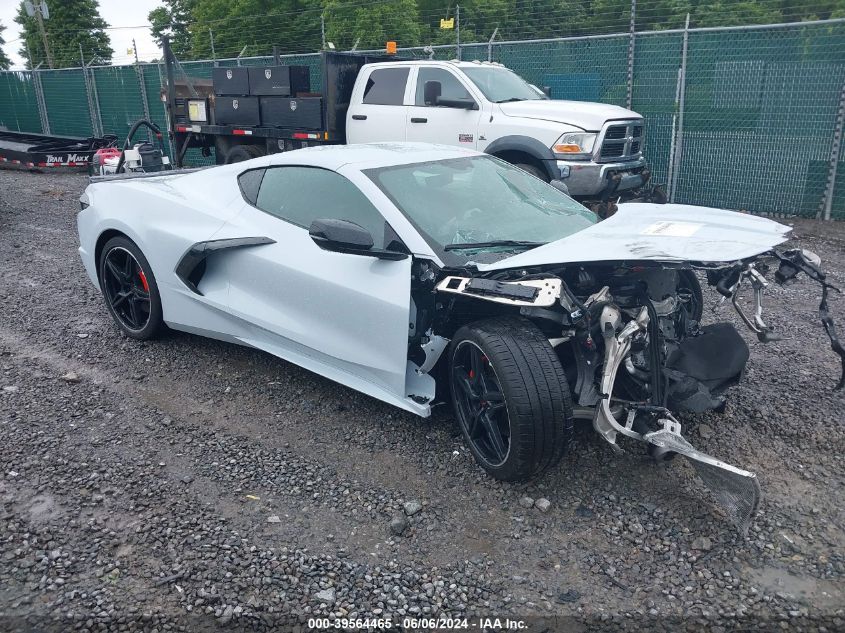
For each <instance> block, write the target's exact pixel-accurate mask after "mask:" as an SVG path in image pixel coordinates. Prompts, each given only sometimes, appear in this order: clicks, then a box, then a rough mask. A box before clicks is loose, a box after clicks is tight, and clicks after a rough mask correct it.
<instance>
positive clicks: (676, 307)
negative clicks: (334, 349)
mask: <svg viewBox="0 0 845 633" xmlns="http://www.w3.org/2000/svg"><path fill="white" fill-rule="evenodd" d="M770 270H774V279H775V281H777V282H778V283H781V284H786V283H789V282H790V281H792V280H793V279H794V278H795V277H796V276H797V275H798V274H799V273H801V272H803V273H805V274H806V275H808V276H809V277H810V278H811V279H813V280H815V281H816V282H818V283H819V284H820V285H821V287H822V300H821V305H820V308H819V311H820V317H821V319H822V322H823V324H824V327H825V330H826V331H827V333H828V336H829V337H830V340H831V346H832V348H833V350H834V352H836V353H837V354H838V355H839V356H840V357H841V358H842V363H843V373H842V378H840V381H839V384H838V385H837V387H838V388H841V387H842V386H843V381H845V350H843V347H842V345H841V343H840V342H839V340H838V337H837V333H836V330H835V327H834V325H833V322H832V320H831V318H830V315H829V314H828V313H827V304H826V301H827V295H828V291H829V290H834V291H838V290H837V289H836V288H834V287H833V286H832V285H830V284H829V283H828V282H827V281H826V279H825V276H824V273H822V272H821V269H820V261H819V258H818V257H817V256H816V255H814V254H813V253H810V252H808V251H802V250H790V251H784V252H777V251H774V250H772V251H770V252H767V253H764V254H763V255H760V256H757V257H754V258H751V259H748V260H743V261H739V262H732V263H729V264H707V263H694V262H689V263H687V262H684V263H657V262H634V263H620V264H613V263H589V264H565V265H545V266H540V267H535V268H526V269H507V270H498V271H492V272H488V273H481V274H479V273H478V271H477V270H473V269H472V268H471V267H468V268H467V269H465V270H442V271H441V270H437V269H436V267H434V266H433V265H432V264H431V263H430V262H425V261H418V262H416V263H415V267H414V277H413V286H412V287H413V292H412V294H413V299H414V301H413V306H414V309H415V311H416V320H415V322H414V323H413V324H412V325H413V328H412V330H411V346H410V350H411V354H410V360H411V361H412V362H414V363H416V364H418V365H420V366H421V368H422V371H429V370H431V369H432V368H433V367H434V362H435V361H436V360H437V356H438V355H439V353H440V352H441V351H442V350H443V348H444V347H445V345H446V343H447V342H448V339H450V338H451V337H452V335H453V333H454V332H455V331H456V330H457V329H458V328H459V327H460V326H461V325H463V324H466V323H471V322H473V321H475V320H477V319H479V318H482V317H489V316H490V315H493V314H514V313H518V314H519V315H520V316H521V317H523V318H525V319H528V320H530V321H531V322H532V323H534V324H535V325H536V326H538V327H539V328H540V329H541V330H542V332H543V334H544V336H546V337H547V338H548V341H549V343H550V344H551V345H552V346H553V347H554V350H555V352H556V354H557V356H558V358H559V360H560V361H561V365H562V366H563V368H564V371H565V374H566V380H567V382H568V386H569V389H570V392H571V394H572V397H573V401H574V403H575V404H576V405H577V408H576V416H577V417H581V418H589V419H590V420H591V422H592V426H593V428H594V430H595V431H596V432H597V433H598V434H599V435H600V436H601V437H602V438H603V439H604V440H605V441H606V442H607V443H608V444H610V446H611V447H612V448H613V449H614V450H615V451H617V452H622V448H621V446H620V444H619V439H620V436H624V437H626V438H629V439H634V440H638V441H640V442H644V443H646V444H647V445H648V452H649V454H650V455H651V456H652V457H654V458H655V459H656V460H666V459H669V458H671V457H674V456H675V455H678V454H680V455H683V456H684V457H686V458H687V459H689V461H690V462H691V463H692V465H693V466H694V467H695V469H696V471H697V473H698V474H699V476H700V477H701V479H702V480H703V481H704V483H705V485H707V487H708V488H709V489H710V490H711V492H712V493H713V494H714V496H715V498H716V499H717V501H718V502H719V504H720V505H721V506H722V508H723V509H724V511H725V513H726V515H727V516H728V518H729V519H730V520H731V521H732V522H733V523H735V524H736V525H737V526H738V527H739V529H740V530H742V531H745V530H747V528H748V526H749V524H750V521H751V519H752V517H753V516H754V514H755V512H756V509H757V507H758V505H759V502H760V497H761V492H760V486H759V484H758V481H757V478H756V476H755V475H754V473H751V472H749V471H746V470H743V469H741V468H738V467H736V466H732V465H730V464H726V463H724V462H721V461H720V460H718V459H716V458H715V457H712V456H710V455H707V454H705V453H702V452H700V451H698V450H696V449H695V448H693V446H692V445H690V443H689V442H688V441H687V440H686V439H685V438H684V437H683V435H682V426H681V423H680V422H679V421H678V419H677V418H676V417H675V416H676V415H677V414H682V413H701V412H704V411H712V410H716V411H719V410H721V409H722V408H723V407H724V406H725V392H726V390H727V389H728V388H729V387H731V386H733V385H735V384H737V383H738V382H739V381H740V380H741V378H742V376H743V372H744V370H745V366H746V363H747V361H748V358H749V348H748V345H747V344H746V342H745V340H744V339H743V337H742V336H741V335H740V333H739V332H738V331H737V330H736V328H735V327H734V326H733V325H732V324H731V323H727V322H716V323H709V324H702V316H703V311H704V299H703V296H702V291H701V286H700V283H699V281H698V278H699V277H698V275H697V274H696V271H698V272H699V273H701V275H702V276H703V277H706V280H707V282H708V284H710V285H711V286H713V287H715V289H716V290H717V292H718V293H719V294H720V295H721V296H722V299H721V302H722V303H726V302H730V304H731V305H732V306H733V308H734V309H735V310H736V311H737V313H738V314H739V316H740V318H741V320H742V321H743V322H744V323H745V325H746V326H747V327H748V329H750V330H751V331H752V332H753V333H754V334H755V335H756V336H757V337H758V339H759V340H760V341H762V342H771V341H776V340H777V336H776V335H775V334H774V333H773V331H772V329H771V328H770V327H769V326H767V325H766V323H765V320H764V316H763V292H764V290H765V289H766V287H767V286H768V284H769V281H768V280H767V278H766V275H767V274H768V273H769V271H770ZM746 299H751V300H752V302H753V311H751V312H750V314H749V313H747V312H748V311H747V308H745V307H743V304H744V303H745V300H746Z"/></svg>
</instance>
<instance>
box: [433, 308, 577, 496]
mask: <svg viewBox="0 0 845 633" xmlns="http://www.w3.org/2000/svg"><path fill="white" fill-rule="evenodd" d="M448 376H449V386H450V391H451V397H452V408H453V410H454V413H455V418H456V420H457V422H458V426H459V427H460V429H461V434H462V435H463V436H464V441H465V442H466V443H467V446H468V448H469V451H470V453H472V456H473V457H474V458H475V460H476V462H478V465H479V466H481V467H482V468H483V469H484V470H485V471H487V473H488V474H489V475H491V476H492V477H495V478H496V479H499V480H501V481H525V480H527V479H530V478H531V477H535V476H537V475H539V474H540V473H542V472H544V471H545V470H547V469H549V468H551V467H553V466H554V465H555V464H557V463H558V462H559V461H560V458H561V457H562V456H563V453H564V452H565V450H566V447H567V446H568V444H569V440H570V438H571V437H572V426H573V423H574V418H573V416H572V399H571V397H570V394H569V386H568V384H567V382H566V374H565V372H564V371H563V367H562V366H561V364H560V360H559V359H558V357H557V354H556V353H555V350H554V348H553V347H552V346H551V344H549V340H548V339H547V338H546V336H545V335H544V334H543V333H542V332H541V331H540V329H539V328H537V326H535V325H534V324H533V323H531V322H530V321H528V320H526V319H523V318H518V317H504V316H503V317H494V318H491V319H484V320H481V321H476V322H475V323H470V324H468V325H465V326H463V327H461V328H459V329H458V331H457V332H455V334H454V336H453V338H452V343H451V345H450V348H449V373H448Z"/></svg>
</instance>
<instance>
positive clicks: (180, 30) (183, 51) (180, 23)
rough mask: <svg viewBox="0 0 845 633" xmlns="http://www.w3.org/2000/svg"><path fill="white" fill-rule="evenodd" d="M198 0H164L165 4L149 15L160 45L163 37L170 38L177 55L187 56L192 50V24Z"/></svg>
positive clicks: (154, 35)
mask: <svg viewBox="0 0 845 633" xmlns="http://www.w3.org/2000/svg"><path fill="white" fill-rule="evenodd" d="M196 4H197V0H164V6H161V7H156V8H155V9H153V10H152V11H150V14H149V15H148V16H147V19H148V20H149V21H150V24H151V25H152V26H151V28H150V31H151V32H152V35H153V39H154V40H155V41H156V42H157V43H158V45H159V46H161V44H162V39H163V38H164V37H165V36H167V37H169V38H170V46H171V48H172V49H173V52H174V53H175V54H176V56H177V57H185V56H187V55H189V54H190V51H191V31H190V25H191V22H193V9H194V6H195V5H196Z"/></svg>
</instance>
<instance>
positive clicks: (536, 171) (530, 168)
mask: <svg viewBox="0 0 845 633" xmlns="http://www.w3.org/2000/svg"><path fill="white" fill-rule="evenodd" d="M514 167H519V168H520V169H521V170H522V171H527V172H528V173H529V174H531V175H532V176H536V177H537V178H539V179H540V180H542V181H543V182H549V176H548V174H547V173H546V172H545V171H543V170H542V169H540V168H539V167H537V165H532V164H531V163H514Z"/></svg>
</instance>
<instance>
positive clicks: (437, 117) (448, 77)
mask: <svg viewBox="0 0 845 633" xmlns="http://www.w3.org/2000/svg"><path fill="white" fill-rule="evenodd" d="M427 81H436V82H439V83H440V89H441V94H440V96H441V98H442V99H447V100H455V101H467V100H472V101H474V102H475V103H476V104H477V103H478V99H476V98H475V97H474V96H473V94H472V92H471V91H470V90H469V88H467V86H466V85H465V84H464V83H463V81H462V80H461V79H460V78H459V77H458V76H457V75H456V74H455V73H453V72H452V71H451V70H448V69H446V68H440V67H436V66H421V67H419V68H417V71H416V77H415V82H414V94H413V105H411V106H409V107H408V133H407V140H409V141H425V142H428V143H441V144H443V145H457V146H459V147H469V148H471V149H475V147H476V146H477V144H478V122H479V119H480V116H481V111H480V110H478V109H476V110H467V109H464V108H457V107H449V106H442V105H436V104H434V103H427V102H426V100H425V83H426V82H427Z"/></svg>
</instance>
